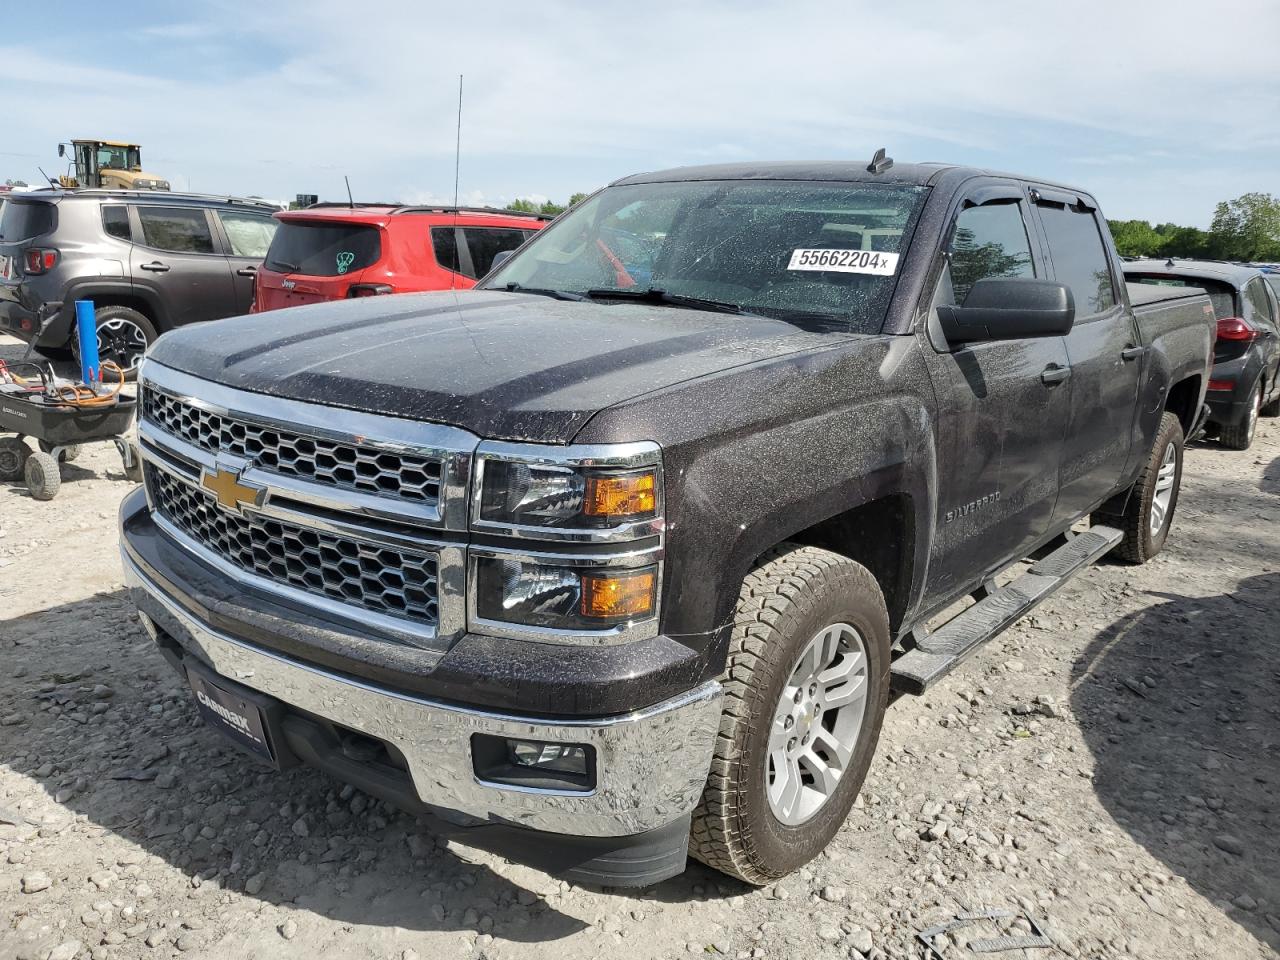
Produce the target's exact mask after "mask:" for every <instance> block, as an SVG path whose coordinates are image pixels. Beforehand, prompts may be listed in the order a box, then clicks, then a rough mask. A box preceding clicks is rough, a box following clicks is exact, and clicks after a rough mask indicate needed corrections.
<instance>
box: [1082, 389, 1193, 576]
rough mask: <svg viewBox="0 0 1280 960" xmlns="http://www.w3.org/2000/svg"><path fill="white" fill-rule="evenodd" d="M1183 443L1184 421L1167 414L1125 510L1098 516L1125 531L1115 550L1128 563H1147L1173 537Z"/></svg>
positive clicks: (1162, 418)
mask: <svg viewBox="0 0 1280 960" xmlns="http://www.w3.org/2000/svg"><path fill="white" fill-rule="evenodd" d="M1182 443H1183V437H1182V422H1181V421H1180V420H1178V418H1177V417H1176V416H1174V415H1173V414H1172V413H1166V414H1164V416H1163V417H1161V418H1160V429H1159V430H1158V431H1156V439H1155V443H1153V444H1152V445H1151V453H1150V454H1148V456H1147V462H1146V464H1144V465H1143V468H1142V472H1141V473H1140V474H1138V479H1137V480H1136V481H1135V482H1134V484H1133V490H1132V491H1131V492H1130V494H1129V500H1128V503H1127V504H1126V505H1125V511H1124V513H1123V514H1120V515H1118V516H1100V517H1099V518H1098V519H1100V520H1102V521H1103V522H1105V523H1111V524H1114V525H1115V526H1118V527H1119V528H1120V529H1121V530H1122V531H1123V532H1124V539H1122V540H1121V541H1120V543H1119V544H1118V545H1117V546H1116V548H1115V550H1114V551H1113V552H1114V553H1115V554H1116V556H1118V557H1119V558H1120V559H1122V560H1124V561H1125V562H1127V563H1132V564H1143V563H1146V562H1147V561H1148V560H1150V559H1151V558H1152V557H1154V556H1155V555H1156V554H1157V553H1159V552H1160V550H1161V549H1162V548H1163V547H1164V542H1165V540H1167V539H1168V537H1169V528H1170V527H1171V526H1172V525H1173V513H1174V510H1175V509H1177V506H1178V491H1179V489H1181V487H1182Z"/></svg>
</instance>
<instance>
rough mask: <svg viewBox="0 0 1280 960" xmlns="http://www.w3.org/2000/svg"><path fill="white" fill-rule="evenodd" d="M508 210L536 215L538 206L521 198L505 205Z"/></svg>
mask: <svg viewBox="0 0 1280 960" xmlns="http://www.w3.org/2000/svg"><path fill="white" fill-rule="evenodd" d="M507 209H508V210H514V211H516V212H517V213H537V212H538V205H537V204H536V203H534V202H533V201H532V200H525V199H524V198H523V197H521V198H519V199H517V200H512V201H511V202H510V203H508V204H507Z"/></svg>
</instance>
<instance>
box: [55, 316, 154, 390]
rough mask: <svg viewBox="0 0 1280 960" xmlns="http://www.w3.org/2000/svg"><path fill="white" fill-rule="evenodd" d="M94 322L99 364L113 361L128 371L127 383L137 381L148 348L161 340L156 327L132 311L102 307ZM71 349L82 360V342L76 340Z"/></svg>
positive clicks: (72, 340)
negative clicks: (96, 329) (139, 368)
mask: <svg viewBox="0 0 1280 960" xmlns="http://www.w3.org/2000/svg"><path fill="white" fill-rule="evenodd" d="M94 318H95V319H96V320H97V323H98V360H99V362H100V363H106V362H107V361H110V362H111V363H114V364H115V365H116V366H118V367H119V368H120V369H121V370H123V371H124V376H125V379H126V380H132V379H134V377H136V376H137V375H138V364H139V363H141V362H142V357H143V354H145V353H146V352H147V347H149V346H151V344H153V343H155V342H156V338H157V337H158V336H160V334H159V333H158V332H157V331H156V328H155V325H154V324H153V323H152V322H151V321H150V320H148V319H147V318H146V316H144V315H143V314H141V313H139V312H138V311H137V310H134V309H133V308H132V307H99V308H98V309H97V310H95V311H94ZM71 348H72V350H73V351H75V352H76V354H77V357H76V359H77V360H79V356H78V355H79V342H78V340H77V339H76V337H74V336H72V338H71Z"/></svg>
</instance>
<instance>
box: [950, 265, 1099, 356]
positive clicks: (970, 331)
mask: <svg viewBox="0 0 1280 960" xmlns="http://www.w3.org/2000/svg"><path fill="white" fill-rule="evenodd" d="M1075 317H1076V305H1075V298H1074V297H1073V296H1072V295H1071V288H1070V287H1068V286H1067V285H1066V284H1065V283H1056V282H1055V281H1053V280H1033V279H1030V278H1025V277H1017V278H1012V279H999V278H996V277H987V278H986V279H983V280H979V281H978V282H977V283H975V284H974V285H973V288H972V289H971V290H970V291H969V295H968V296H967V297H965V298H964V305H963V306H959V307H953V306H941V307H938V320H939V322H940V323H941V324H942V333H943V335H944V336H945V337H946V338H947V342H948V343H950V344H953V345H958V344H964V343H976V342H979V341H982V340H1024V339H1028V338H1031V337H1061V336H1066V335H1067V334H1068V333H1070V332H1071V325H1072V324H1073V323H1074V322H1075Z"/></svg>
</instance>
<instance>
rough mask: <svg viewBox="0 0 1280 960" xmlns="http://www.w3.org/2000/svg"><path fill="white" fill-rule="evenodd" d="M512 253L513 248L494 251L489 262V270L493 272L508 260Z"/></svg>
mask: <svg viewBox="0 0 1280 960" xmlns="http://www.w3.org/2000/svg"><path fill="white" fill-rule="evenodd" d="M513 253H515V251H514V250H499V251H498V252H497V253H495V254H494V255H493V261H492V262H491V263H490V264H489V272H490V273H493V271H495V270H497V269H498V268H499V267H500V266H502V265H503V264H504V263H506V262H507V261H508V260H510V259H511V255H512V254H513Z"/></svg>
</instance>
